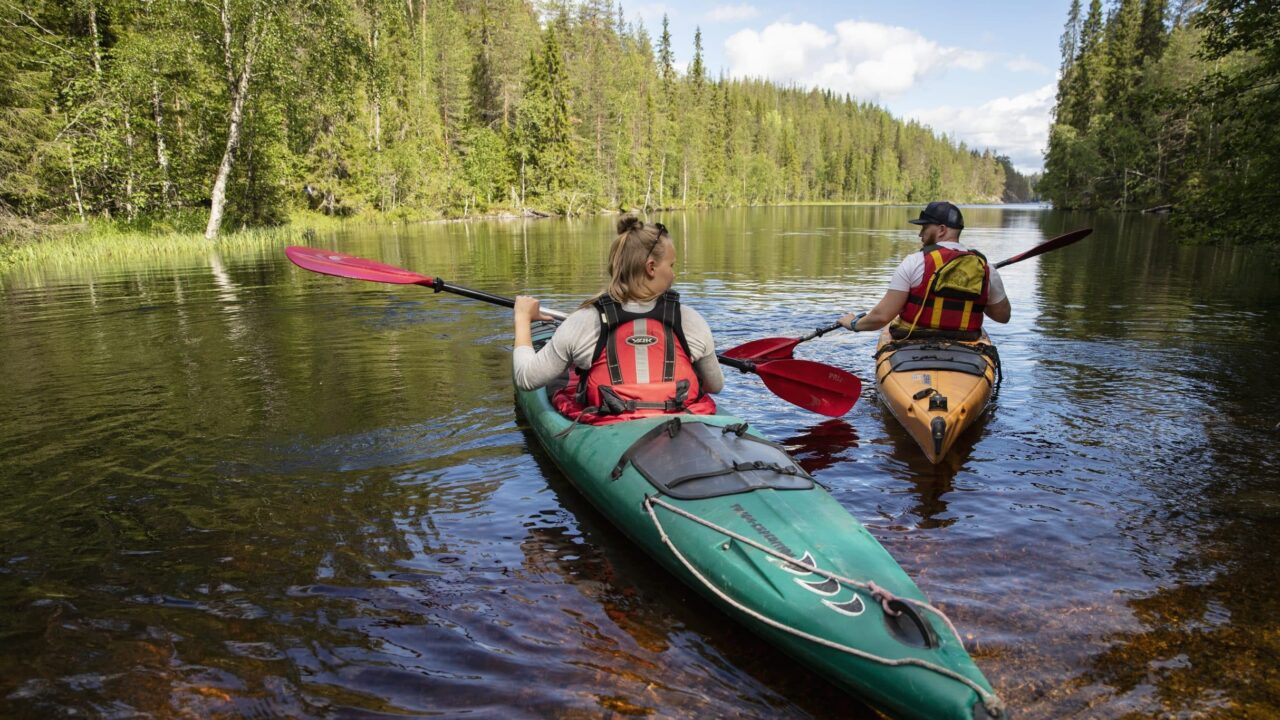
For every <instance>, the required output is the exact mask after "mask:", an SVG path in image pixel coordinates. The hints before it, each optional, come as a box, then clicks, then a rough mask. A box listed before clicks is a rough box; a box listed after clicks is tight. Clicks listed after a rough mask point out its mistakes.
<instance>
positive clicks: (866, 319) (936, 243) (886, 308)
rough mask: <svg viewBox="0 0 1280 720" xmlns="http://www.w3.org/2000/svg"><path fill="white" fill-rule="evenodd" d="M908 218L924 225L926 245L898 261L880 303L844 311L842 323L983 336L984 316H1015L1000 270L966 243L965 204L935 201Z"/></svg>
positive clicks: (907, 332)
mask: <svg viewBox="0 0 1280 720" xmlns="http://www.w3.org/2000/svg"><path fill="white" fill-rule="evenodd" d="M907 222H910V223H911V224H913V225H919V226H920V245H921V247H920V251H919V252H914V253H912V254H910V255H908V256H907V257H906V259H904V260H903V261H902V262H901V263H900V264H899V265H898V269H897V270H896V271H894V273H893V279H892V280H890V281H889V289H888V290H887V291H885V294H884V297H883V298H881V299H880V302H878V303H876V306H875V307H873V308H872V309H871V310H870V311H869V312H864V313H859V314H854V313H849V314H848V315H845V316H843V317H841V318H840V321H839V322H840V325H841V326H843V327H845V328H848V329H850V330H854V331H869V330H879V329H880V328H882V327H884V326H885V325H889V324H890V323H892V325H890V327H889V332H890V333H891V334H892V335H893V337H894V339H896V340H902V339H906V338H908V337H911V338H922V339H923V338H929V337H943V338H948V339H953V340H977V339H978V337H979V336H981V334H982V319H983V316H986V317H989V318H991V319H992V320H994V321H996V322H998V323H1007V322H1009V316H1010V314H1011V309H1010V307H1009V298H1008V296H1007V295H1005V291H1004V283H1003V282H1002V281H1001V280H1000V274H999V273H998V272H996V269H995V268H994V267H991V265H990V264H989V263H987V259H986V258H985V257H983V255H982V254H981V253H979V252H978V251H976V250H972V249H970V248H967V247H965V246H964V245H962V244H961V243H960V231H962V230H964V216H963V215H962V214H961V213H960V208H958V207H956V206H955V205H952V204H951V203H949V202H946V201H937V202H931V203H929V204H928V205H927V206H926V207H925V209H924V210H922V211H921V212H920V217H918V218H916V219H915V220H908V221H907Z"/></svg>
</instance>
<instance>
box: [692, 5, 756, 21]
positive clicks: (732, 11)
mask: <svg viewBox="0 0 1280 720" xmlns="http://www.w3.org/2000/svg"><path fill="white" fill-rule="evenodd" d="M759 14H760V11H759V10H758V9H757V8H756V6H754V5H717V6H715V7H714V8H711V12H708V13H707V14H706V16H705V17H706V19H707V21H709V22H739V21H741V20H750V19H751V18H753V17H756V16H758V15H759Z"/></svg>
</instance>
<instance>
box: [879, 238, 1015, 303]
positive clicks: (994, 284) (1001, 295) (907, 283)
mask: <svg viewBox="0 0 1280 720" xmlns="http://www.w3.org/2000/svg"><path fill="white" fill-rule="evenodd" d="M938 247H944V248H949V249H951V250H968V249H969V248H967V247H965V246H964V245H961V244H960V243H958V242H940V243H938ZM989 267H990V268H991V280H990V282H989V283H988V285H987V304H988V305H994V304H996V303H998V302H1000V301H1001V300H1004V299H1005V298H1006V297H1008V296H1007V295H1006V294H1005V291H1004V281H1003V280H1001V279H1000V273H999V272H997V271H996V269H995V266H994V265H992V266H989ZM923 280H924V253H922V252H913V253H911V254H910V255H908V256H907V257H906V258H904V259H903V261H902V262H901V263H899V264H898V269H897V270H895V271H893V279H892V280H890V281H889V289H890V290H901V291H902V292H911V288H913V287H915V286H917V285H919V284H920V282H921V281H923Z"/></svg>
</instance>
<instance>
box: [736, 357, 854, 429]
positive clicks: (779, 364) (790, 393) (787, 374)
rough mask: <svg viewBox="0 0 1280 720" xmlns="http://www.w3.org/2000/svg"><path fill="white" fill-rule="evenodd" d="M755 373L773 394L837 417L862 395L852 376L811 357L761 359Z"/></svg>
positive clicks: (806, 407) (820, 412)
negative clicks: (802, 358) (807, 358)
mask: <svg viewBox="0 0 1280 720" xmlns="http://www.w3.org/2000/svg"><path fill="white" fill-rule="evenodd" d="M755 372H756V374H757V375H759V376H760V379H761V380H763V381H764V384H765V387H767V388H769V389H770V390H772V391H773V392H774V394H775V395H777V396H778V397H780V398H782V399H783V400H786V401H787V402H790V403H793V404H795V405H799V406H800V407H802V408H804V409H806V410H812V411H813V412H816V413H818V414H819V415H827V416H830V417H840V416H841V415H844V414H845V413H847V412H849V408H851V407H853V404H854V403H856V402H858V396H859V395H861V394H862V381H861V380H859V379H858V378H857V377H856V376H855V375H853V374H852V373H848V372H845V371H844V370H841V369H840V368H834V367H831V366H830V365H824V364H822V363H818V362H813V361H811V360H774V361H772V362H764V363H760V364H758V365H756V366H755Z"/></svg>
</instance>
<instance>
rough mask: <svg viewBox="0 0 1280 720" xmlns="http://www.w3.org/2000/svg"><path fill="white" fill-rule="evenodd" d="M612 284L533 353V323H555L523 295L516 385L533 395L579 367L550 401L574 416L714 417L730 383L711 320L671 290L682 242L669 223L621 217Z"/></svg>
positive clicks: (604, 419)
mask: <svg viewBox="0 0 1280 720" xmlns="http://www.w3.org/2000/svg"><path fill="white" fill-rule="evenodd" d="M609 275H610V280H609V284H608V286H607V287H606V288H605V289H604V290H602V291H601V292H600V293H599V294H598V295H596V296H595V297H592V298H589V299H587V300H586V301H584V302H583V303H582V305H581V306H580V307H579V308H578V310H576V311H575V312H573V313H572V314H571V315H569V317H568V318H566V319H565V321H564V322H563V323H562V324H561V325H560V327H559V328H557V329H556V332H555V334H554V335H552V336H551V340H550V341H548V342H547V343H546V345H544V346H543V347H542V349H541V350H538V351H537V352H534V350H533V341H532V339H531V329H530V325H531V323H532V321H534V320H550V319H551V318H550V317H548V316H547V315H545V314H543V312H542V309H541V307H540V306H539V303H538V299H537V298H533V297H529V296H526V295H520V296H517V297H516V303H515V309H514V311H513V318H514V322H515V352H514V354H513V357H512V362H513V367H514V371H515V383H516V386H517V387H519V388H520V389H522V390H533V389H535V388H539V387H545V386H547V385H550V384H552V383H554V382H555V381H556V380H558V379H560V378H562V377H563V376H564V373H565V370H566V369H572V372H571V373H570V376H569V382H568V384H567V385H566V386H565V387H564V388H563V389H561V390H559V391H557V392H555V394H554V395H553V397H552V403H553V404H554V405H555V407H556V409H558V410H559V411H560V412H561V413H564V414H565V415H566V416H568V417H570V418H573V419H576V420H580V421H582V422H587V423H596V424H601V423H609V422H617V421H619V420H629V419H632V418H636V417H643V416H646V415H659V414H668V413H686V412H687V413H693V414H698V415H710V414H713V413H715V402H714V401H713V400H712V399H711V398H710V397H709V395H708V393H716V392H719V391H720V389H721V388H722V387H724V376H723V375H722V374H721V372H720V365H719V362H718V361H717V359H716V353H715V339H714V338H713V337H712V335H711V328H710V327H709V326H708V325H707V321H706V320H704V319H703V318H702V316H701V315H699V314H698V312H697V311H696V310H694V309H693V308H690V307H687V306H684V305H681V304H680V295H679V293H676V292H675V291H673V290H672V289H671V285H672V283H674V282H675V278H676V246H675V243H673V242H671V236H670V234H668V233H667V228H666V227H665V226H663V225H662V224H661V223H644V222H642V221H641V220H640V219H639V218H637V217H635V216H634V215H626V216H623V217H622V218H621V219H619V220H618V237H617V238H615V239H614V241H613V244H612V245H611V246H610V248H609Z"/></svg>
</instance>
